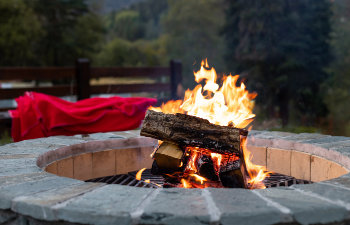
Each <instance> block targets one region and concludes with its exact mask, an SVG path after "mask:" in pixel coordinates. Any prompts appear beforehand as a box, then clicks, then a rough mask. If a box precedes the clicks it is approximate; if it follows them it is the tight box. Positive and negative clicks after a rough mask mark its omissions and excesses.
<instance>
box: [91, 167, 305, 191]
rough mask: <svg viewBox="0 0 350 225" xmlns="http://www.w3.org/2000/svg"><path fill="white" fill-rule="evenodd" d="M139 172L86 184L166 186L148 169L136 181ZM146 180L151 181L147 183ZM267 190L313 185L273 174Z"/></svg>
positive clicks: (267, 181) (99, 179)
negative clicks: (296, 185)
mask: <svg viewBox="0 0 350 225" xmlns="http://www.w3.org/2000/svg"><path fill="white" fill-rule="evenodd" d="M136 173H137V171H134V172H129V173H128V174H121V175H114V176H108V177H100V178H94V179H90V180H87V181H86V182H95V183H96V182H97V183H107V184H120V185H127V186H135V187H145V188H160V187H163V185H164V178H163V177H162V176H159V175H153V174H151V170H150V169H147V170H145V171H143V173H142V180H136V179H135V176H136ZM145 180H149V181H150V182H149V183H147V182H145ZM263 182H264V184H265V186H266V187H267V188H271V187H284V186H285V187H287V186H291V185H293V184H311V183H312V182H311V181H307V180H301V179H296V178H294V177H291V176H287V175H283V174H279V173H272V174H270V176H269V177H266V178H265V180H264V181H263Z"/></svg>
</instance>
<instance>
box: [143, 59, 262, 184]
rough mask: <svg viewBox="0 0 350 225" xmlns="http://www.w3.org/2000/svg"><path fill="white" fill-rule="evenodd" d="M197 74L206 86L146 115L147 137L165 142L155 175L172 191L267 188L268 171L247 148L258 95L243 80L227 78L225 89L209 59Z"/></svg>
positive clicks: (159, 151)
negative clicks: (208, 188)
mask: <svg viewBox="0 0 350 225" xmlns="http://www.w3.org/2000/svg"><path fill="white" fill-rule="evenodd" d="M194 75H195V80H196V82H197V83H200V82H202V81H203V82H204V85H201V84H198V85H197V86H196V87H195V89H194V90H187V91H186V93H185V97H184V100H177V101H169V102H167V103H165V104H163V105H162V106H161V107H157V108H156V107H151V108H150V109H149V110H148V112H147V114H146V117H145V120H144V123H143V126H142V129H141V135H143V136H148V137H152V138H155V139H158V140H159V146H158V147H157V148H156V149H155V152H154V153H153V154H152V155H151V157H152V158H153V159H154V162H153V165H152V169H151V172H152V174H154V175H162V176H163V177H164V178H165V181H166V183H165V185H166V186H170V187H183V188H206V187H230V188H248V189H255V188H265V186H264V184H263V183H262V181H263V180H264V179H265V177H266V176H267V175H268V172H266V169H265V168H264V167H263V166H258V165H254V164H253V163H252V162H251V155H250V152H249V151H248V149H247V147H246V138H247V135H248V130H249V128H248V129H247V127H248V125H249V124H250V123H251V122H252V121H253V118H254V117H255V115H254V114H253V113H252V109H253V107H254V98H255V97H256V93H249V92H248V90H246V87H245V85H244V84H243V83H241V84H240V85H239V86H237V81H238V78H239V76H238V75H236V76H232V75H228V76H223V79H222V81H221V82H222V85H221V86H220V85H219V84H218V83H217V74H216V71H215V69H214V68H213V67H211V68H210V67H209V65H208V63H207V61H206V60H205V61H202V63H201V68H200V70H199V71H197V72H194ZM143 171H144V170H140V171H139V172H138V174H137V179H141V174H142V172H143Z"/></svg>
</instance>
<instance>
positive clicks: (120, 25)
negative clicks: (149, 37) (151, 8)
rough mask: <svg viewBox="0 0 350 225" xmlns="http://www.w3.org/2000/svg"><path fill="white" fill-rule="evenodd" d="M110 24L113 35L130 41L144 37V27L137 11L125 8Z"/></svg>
mask: <svg viewBox="0 0 350 225" xmlns="http://www.w3.org/2000/svg"><path fill="white" fill-rule="evenodd" d="M110 26H111V30H112V34H113V36H116V37H119V38H123V39H126V40H130V41H134V40H136V39H139V38H141V37H143V33H144V29H143V27H142V24H141V20H140V15H139V13H138V12H137V11H132V10H124V11H121V12H120V13H117V14H116V15H115V18H114V20H113V22H112V23H111V25H110Z"/></svg>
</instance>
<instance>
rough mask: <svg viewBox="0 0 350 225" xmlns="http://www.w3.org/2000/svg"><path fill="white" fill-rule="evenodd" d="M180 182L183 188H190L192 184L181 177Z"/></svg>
mask: <svg viewBox="0 0 350 225" xmlns="http://www.w3.org/2000/svg"><path fill="white" fill-rule="evenodd" d="M181 184H182V187H183V188H191V187H192V185H191V184H190V183H189V182H188V181H186V180H185V179H181Z"/></svg>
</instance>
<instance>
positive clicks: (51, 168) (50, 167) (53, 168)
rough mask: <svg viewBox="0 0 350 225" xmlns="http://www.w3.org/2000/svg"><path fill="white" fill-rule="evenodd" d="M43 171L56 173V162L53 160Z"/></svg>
mask: <svg viewBox="0 0 350 225" xmlns="http://www.w3.org/2000/svg"><path fill="white" fill-rule="evenodd" d="M45 171H46V172H48V173H52V174H58V172H57V162H53V163H51V164H50V165H48V166H47V167H46V168H45Z"/></svg>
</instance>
